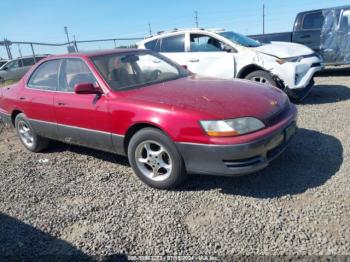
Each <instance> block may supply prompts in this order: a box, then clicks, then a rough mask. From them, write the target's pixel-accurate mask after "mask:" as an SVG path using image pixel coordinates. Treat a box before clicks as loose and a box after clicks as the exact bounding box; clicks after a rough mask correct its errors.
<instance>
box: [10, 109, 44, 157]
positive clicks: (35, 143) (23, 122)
mask: <svg viewBox="0 0 350 262" xmlns="http://www.w3.org/2000/svg"><path fill="white" fill-rule="evenodd" d="M15 127H16V131H17V135H18V137H19V140H20V141H21V143H22V144H23V146H24V147H25V148H26V149H28V150H29V151H32V152H35V153H37V152H40V151H42V150H44V149H45V148H47V146H48V145H49V139H47V138H44V137H41V136H39V135H37V134H36V133H35V131H34V129H33V128H32V126H31V125H30V123H29V121H28V119H27V117H26V116H25V114H23V113H20V114H18V115H17V116H16V119H15Z"/></svg>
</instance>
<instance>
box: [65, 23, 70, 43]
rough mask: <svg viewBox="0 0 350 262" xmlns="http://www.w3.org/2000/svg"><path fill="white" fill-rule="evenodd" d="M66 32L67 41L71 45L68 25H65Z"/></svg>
mask: <svg viewBox="0 0 350 262" xmlns="http://www.w3.org/2000/svg"><path fill="white" fill-rule="evenodd" d="M64 32H65V33H66V36H67V41H68V45H69V44H70V41H69V35H68V27H67V26H65V27H64Z"/></svg>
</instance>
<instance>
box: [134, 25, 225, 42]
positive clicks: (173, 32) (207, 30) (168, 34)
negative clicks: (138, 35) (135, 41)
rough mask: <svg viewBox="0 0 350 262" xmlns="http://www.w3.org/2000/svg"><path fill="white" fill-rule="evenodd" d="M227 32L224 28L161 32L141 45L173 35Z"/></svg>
mask: <svg viewBox="0 0 350 262" xmlns="http://www.w3.org/2000/svg"><path fill="white" fill-rule="evenodd" d="M225 31H226V30H225V29H222V28H218V29H204V28H187V29H186V28H184V29H177V28H176V29H173V30H171V31H161V32H158V33H157V35H153V36H150V37H148V38H146V39H144V40H142V41H141V42H140V43H146V42H149V41H152V40H155V39H158V38H163V37H166V36H172V35H178V34H184V33H199V34H200V33H211V34H213V33H216V34H217V33H221V32H225Z"/></svg>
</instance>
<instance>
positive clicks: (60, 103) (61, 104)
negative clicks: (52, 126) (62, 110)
mask: <svg viewBox="0 0 350 262" xmlns="http://www.w3.org/2000/svg"><path fill="white" fill-rule="evenodd" d="M57 104H58V105H59V106H65V105H66V104H65V103H63V102H58V103H57Z"/></svg>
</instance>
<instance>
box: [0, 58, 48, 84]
mask: <svg viewBox="0 0 350 262" xmlns="http://www.w3.org/2000/svg"><path fill="white" fill-rule="evenodd" d="M46 56H47V55H38V56H35V59H34V57H33V56H28V57H21V58H17V59H14V60H11V61H8V62H7V63H6V64H4V65H3V66H2V67H1V68H0V83H1V82H4V81H7V80H19V79H21V78H22V77H23V76H24V75H25V73H26V72H27V71H28V70H29V69H30V68H31V67H32V65H34V64H35V63H36V62H38V61H40V60H41V59H43V58H45V57H46Z"/></svg>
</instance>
